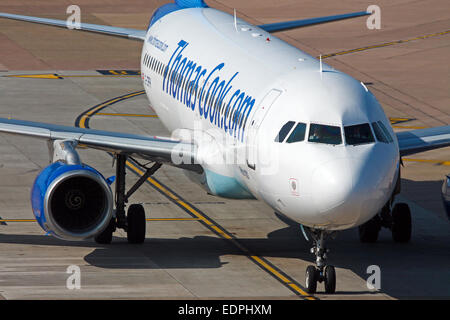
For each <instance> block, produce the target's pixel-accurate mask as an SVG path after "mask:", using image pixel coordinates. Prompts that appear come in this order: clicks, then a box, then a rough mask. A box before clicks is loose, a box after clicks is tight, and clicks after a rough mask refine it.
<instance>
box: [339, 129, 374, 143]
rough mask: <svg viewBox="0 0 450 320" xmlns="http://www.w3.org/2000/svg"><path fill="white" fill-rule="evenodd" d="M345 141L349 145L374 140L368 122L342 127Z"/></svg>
mask: <svg viewBox="0 0 450 320" xmlns="http://www.w3.org/2000/svg"><path fill="white" fill-rule="evenodd" d="M344 132H345V141H346V142H347V144H350V145H353V146H355V145H358V144H364V143H372V142H375V139H374V138H373V135H372V130H370V126H369V124H368V123H363V124H358V125H355V126H347V127H344Z"/></svg>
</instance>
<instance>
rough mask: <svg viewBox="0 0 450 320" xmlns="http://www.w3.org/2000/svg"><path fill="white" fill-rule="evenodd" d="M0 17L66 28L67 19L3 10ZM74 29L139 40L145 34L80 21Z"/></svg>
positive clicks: (134, 30) (138, 31)
mask: <svg viewBox="0 0 450 320" xmlns="http://www.w3.org/2000/svg"><path fill="white" fill-rule="evenodd" d="M0 18H6V19H13V20H19V21H26V22H32V23H39V24H46V25H50V26H55V27H61V28H67V21H65V20H56V19H46V18H38V17H29V16H22V15H17V14H10V13H3V12H0ZM76 30H81V31H88V32H96V33H102V34H106V35H110V36H116V37H122V38H129V39H133V40H141V41H145V35H146V33H147V32H146V31H145V30H136V29H128V28H119V27H111V26H104V25H98V24H91V23H81V24H80V29H76Z"/></svg>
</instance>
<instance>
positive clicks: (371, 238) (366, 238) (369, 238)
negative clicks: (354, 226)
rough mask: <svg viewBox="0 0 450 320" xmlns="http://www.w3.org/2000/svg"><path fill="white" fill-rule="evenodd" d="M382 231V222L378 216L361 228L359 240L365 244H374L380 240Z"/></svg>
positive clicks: (359, 229)
mask: <svg viewBox="0 0 450 320" xmlns="http://www.w3.org/2000/svg"><path fill="white" fill-rule="evenodd" d="M380 229H381V220H380V217H379V216H378V215H376V216H375V217H373V218H372V219H370V220H369V221H367V222H366V223H364V224H363V225H361V226H359V228H358V231H359V240H360V241H361V242H364V243H374V242H377V240H378V233H379V232H380Z"/></svg>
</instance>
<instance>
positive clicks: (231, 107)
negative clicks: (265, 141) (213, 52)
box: [162, 40, 255, 141]
mask: <svg viewBox="0 0 450 320" xmlns="http://www.w3.org/2000/svg"><path fill="white" fill-rule="evenodd" d="M188 45H189V43H188V42H186V41H184V40H181V41H180V42H178V46H177V48H176V49H175V50H174V52H173V54H172V56H171V57H170V59H169V62H168V64H167V67H166V68H165V70H164V75H163V80H162V81H163V83H162V88H163V91H164V92H166V93H167V94H169V95H171V96H172V97H173V98H174V99H175V100H178V101H179V102H181V103H183V104H184V105H185V106H186V107H187V108H190V109H191V110H192V111H194V112H195V110H196V108H198V113H199V115H200V117H203V118H205V119H209V121H210V122H211V123H212V124H214V125H215V126H217V127H218V128H221V129H223V130H224V131H225V132H226V133H228V134H229V135H230V136H233V137H235V138H236V139H240V140H241V141H243V138H244V131H245V124H246V122H247V119H248V116H249V115H250V113H251V111H252V109H253V107H254V105H255V99H254V98H253V97H251V96H249V95H248V94H246V93H245V92H244V91H243V90H240V89H237V90H235V91H234V93H233V94H230V95H229V93H230V91H231V89H232V88H233V86H232V85H231V83H232V81H233V80H234V79H235V78H236V76H237V75H238V74H239V72H236V73H235V74H234V75H233V76H232V77H231V78H230V79H229V80H228V82H227V81H226V80H222V79H221V78H220V71H221V70H222V69H223V68H224V67H225V63H223V62H222V63H219V64H218V65H217V66H216V67H214V68H213V69H212V71H211V72H208V69H206V68H204V67H203V66H201V65H200V64H199V63H197V62H195V61H193V60H189V59H188V58H187V57H186V56H183V51H184V50H185V49H186V47H187V46H188ZM201 83H203V85H201Z"/></svg>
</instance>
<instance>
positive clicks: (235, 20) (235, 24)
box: [234, 9, 238, 31]
mask: <svg viewBox="0 0 450 320" xmlns="http://www.w3.org/2000/svg"><path fill="white" fill-rule="evenodd" d="M234 28H235V29H236V31H238V28H237V17H236V9H234Z"/></svg>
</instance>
